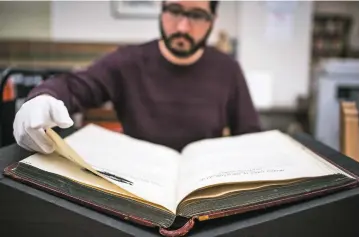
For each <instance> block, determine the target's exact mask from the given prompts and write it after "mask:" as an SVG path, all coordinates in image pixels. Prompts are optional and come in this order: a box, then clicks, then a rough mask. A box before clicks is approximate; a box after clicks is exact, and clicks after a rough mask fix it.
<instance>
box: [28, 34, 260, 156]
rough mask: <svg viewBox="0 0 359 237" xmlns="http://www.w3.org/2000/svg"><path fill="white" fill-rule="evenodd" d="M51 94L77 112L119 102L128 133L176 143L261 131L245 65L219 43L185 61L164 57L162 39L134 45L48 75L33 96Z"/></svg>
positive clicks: (184, 143) (161, 142)
mask: <svg viewBox="0 0 359 237" xmlns="http://www.w3.org/2000/svg"><path fill="white" fill-rule="evenodd" d="M43 93H47V94H50V95H52V96H54V97H56V98H57V99H60V100H62V101H63V102H64V103H65V105H66V107H67V108H68V110H69V112H70V113H74V112H78V111H82V110H83V109H87V108H94V107H99V106H101V105H102V104H103V103H104V102H106V101H112V102H113V104H114V107H115V109H116V112H117V115H118V118H119V120H120V122H121V123H122V125H123V129H124V132H125V133H126V134H128V135H130V136H132V137H135V138H139V139H143V140H147V141H150V142H154V143H158V144H163V145H166V146H169V147H172V148H174V149H176V150H181V149H182V148H183V147H184V146H185V145H186V144H188V143H190V142H192V141H196V140H199V139H204V138H213V137H219V136H221V135H222V131H223V128H224V127H226V126H228V127H229V128H230V130H231V134H232V135H237V134H244V133H250V132H257V131H260V125H259V118H258V114H257V112H256V111H255V108H254V106H253V103H252V100H251V98H250V95H249V91H248V88H247V85H246V82H245V79H244V77H243V74H242V71H241V68H240V67H239V65H238V63H237V62H236V61H235V60H234V59H232V58H230V57H229V56H227V55H225V54H223V53H221V52H219V51H217V50H216V49H215V48H212V47H208V48H206V49H205V52H204V54H203V56H202V57H201V59H200V60H199V61H197V62H196V63H195V64H193V65H190V66H178V65H173V64H171V63H170V62H169V61H167V60H166V59H165V58H164V57H163V56H162V54H161V53H160V50H159V48H158V41H157V40H154V41H151V42H147V43H144V44H140V45H136V46H128V47H125V48H121V49H118V50H115V51H114V52H111V53H109V54H107V55H104V56H103V57H101V58H100V59H98V60H97V61H95V62H94V63H93V64H91V65H90V66H89V67H88V68H86V69H85V70H82V71H77V72H73V73H72V74H71V75H60V76H57V77H53V78H50V79H48V80H46V81H45V82H44V83H42V84H41V85H39V86H38V87H36V88H35V89H34V90H33V91H31V93H30V94H29V98H32V97H34V96H36V95H39V94H43ZM99 139H101V138H99Z"/></svg>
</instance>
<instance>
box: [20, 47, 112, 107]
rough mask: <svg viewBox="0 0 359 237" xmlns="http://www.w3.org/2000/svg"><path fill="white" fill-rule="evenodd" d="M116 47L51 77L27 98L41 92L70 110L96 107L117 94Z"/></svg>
mask: <svg viewBox="0 0 359 237" xmlns="http://www.w3.org/2000/svg"><path fill="white" fill-rule="evenodd" d="M117 63H118V50H116V51H113V52H110V53H108V54H106V55H104V56H102V57H100V58H99V59H97V60H96V61H94V62H93V63H91V64H90V65H89V67H87V68H86V69H82V70H80V71H73V72H69V73H64V74H59V75H56V76H52V77H50V78H48V79H46V80H45V81H44V82H42V83H41V84H40V85H38V86H37V87H35V88H34V89H33V90H31V91H30V93H29V95H28V98H27V100H29V99H32V98H34V97H35V96H38V95H41V94H48V95H51V96H53V97H55V98H57V99H59V100H61V101H63V102H64V104H65V106H66V107H67V109H68V111H69V113H75V112H79V111H82V110H84V109H88V108H94V107H99V106H101V105H102V104H103V103H105V102H107V101H109V100H113V99H114V96H115V95H117V94H118V91H117V90H118V89H119V87H118V85H117V84H118V76H119V74H118V72H116V70H117V69H116V67H115V65H116V64H117Z"/></svg>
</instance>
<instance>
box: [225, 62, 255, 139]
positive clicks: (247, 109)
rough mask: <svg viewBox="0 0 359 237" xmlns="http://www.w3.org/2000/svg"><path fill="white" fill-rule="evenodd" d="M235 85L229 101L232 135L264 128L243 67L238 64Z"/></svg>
mask: <svg viewBox="0 0 359 237" xmlns="http://www.w3.org/2000/svg"><path fill="white" fill-rule="evenodd" d="M234 79H235V80H234V85H233V87H232V93H231V96H230V100H229V103H228V120H229V121H228V123H229V129H230V132H231V135H240V134H245V133H253V132H259V131H261V130H262V128H261V125H260V120H259V115H258V113H257V111H256V109H255V107H254V104H253V101H252V98H251V95H250V92H249V89H248V85H247V83H246V80H245V78H244V75H243V72H242V69H241V67H240V66H239V65H238V63H237V64H236V72H235V76H234Z"/></svg>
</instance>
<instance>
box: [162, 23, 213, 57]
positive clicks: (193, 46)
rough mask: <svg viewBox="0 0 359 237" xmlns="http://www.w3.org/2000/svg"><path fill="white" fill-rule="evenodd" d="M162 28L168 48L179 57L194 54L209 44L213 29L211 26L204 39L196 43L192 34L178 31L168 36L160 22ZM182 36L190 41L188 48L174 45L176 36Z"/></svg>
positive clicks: (163, 37)
mask: <svg viewBox="0 0 359 237" xmlns="http://www.w3.org/2000/svg"><path fill="white" fill-rule="evenodd" d="M160 29H161V36H162V39H163V41H164V43H165V45H166V47H167V49H168V50H169V51H170V52H171V53H172V54H173V55H174V56H176V57H179V58H187V57H190V56H192V55H193V54H195V53H196V52H197V51H198V50H199V49H201V48H203V47H205V46H206V44H207V39H208V37H209V35H210V33H211V31H212V27H211V28H210V29H208V31H207V34H206V35H205V36H204V37H203V39H202V40H200V41H199V42H198V43H196V42H195V40H194V39H193V38H192V37H191V36H190V35H188V34H185V33H180V32H177V33H174V34H172V35H169V36H167V35H166V34H165V32H164V30H163V25H162V22H160ZM181 37H182V38H184V39H186V40H187V41H188V42H189V44H190V48H189V49H188V50H180V49H176V48H174V47H172V41H173V40H175V39H176V38H181Z"/></svg>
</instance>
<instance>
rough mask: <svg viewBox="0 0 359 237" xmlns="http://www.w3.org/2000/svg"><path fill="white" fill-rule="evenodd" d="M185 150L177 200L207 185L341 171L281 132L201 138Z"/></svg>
mask: <svg viewBox="0 0 359 237" xmlns="http://www.w3.org/2000/svg"><path fill="white" fill-rule="evenodd" d="M182 153H183V156H184V157H183V159H182V161H181V164H180V174H179V176H180V179H179V184H180V185H179V188H178V190H177V192H178V193H177V203H179V202H180V201H181V200H182V199H183V198H185V197H186V196H187V195H188V194H190V193H191V192H193V191H194V190H197V189H199V188H203V187H207V186H213V185H218V184H228V183H238V182H263V181H282V180H292V179H298V178H307V177H318V176H324V175H329V174H334V173H341V171H340V170H339V169H338V168H336V167H335V168H334V166H332V165H330V164H329V163H328V162H326V161H324V160H323V159H321V158H320V157H318V156H316V155H315V154H314V153H310V152H308V150H306V149H305V148H304V147H303V146H300V145H299V143H296V142H295V141H294V140H292V139H291V138H290V137H289V136H287V135H285V134H283V133H281V132H279V131H267V132H261V133H253V134H246V135H242V136H232V137H223V138H216V139H207V140H203V141H198V142H195V143H192V144H190V145H188V146H187V147H185V148H184V150H183V152H182Z"/></svg>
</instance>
